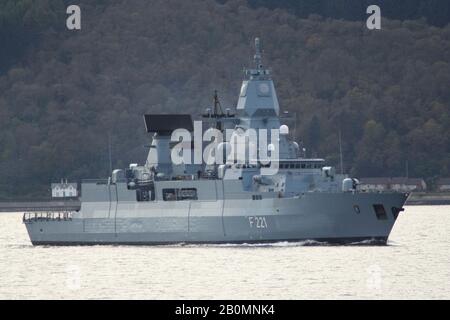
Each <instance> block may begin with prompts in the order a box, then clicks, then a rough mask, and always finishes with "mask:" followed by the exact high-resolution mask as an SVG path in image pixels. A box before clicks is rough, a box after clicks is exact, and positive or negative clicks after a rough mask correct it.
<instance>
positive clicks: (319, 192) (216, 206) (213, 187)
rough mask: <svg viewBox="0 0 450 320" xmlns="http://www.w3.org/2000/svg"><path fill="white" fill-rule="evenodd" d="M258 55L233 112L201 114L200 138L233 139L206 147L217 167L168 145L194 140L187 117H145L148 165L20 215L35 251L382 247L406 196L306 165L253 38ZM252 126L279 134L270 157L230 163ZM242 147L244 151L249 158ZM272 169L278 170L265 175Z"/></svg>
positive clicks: (314, 162)
mask: <svg viewBox="0 0 450 320" xmlns="http://www.w3.org/2000/svg"><path fill="white" fill-rule="evenodd" d="M255 51H256V53H255V55H254V59H253V60H254V64H255V65H254V67H253V68H250V69H246V70H245V75H246V76H245V79H244V80H243V82H242V86H241V90H240V93H239V97H238V101H237V105H236V107H235V108H227V109H226V110H225V111H224V110H222V107H221V105H220V102H219V100H218V98H217V95H215V96H214V100H213V101H214V105H212V106H211V107H210V108H208V109H206V112H205V113H204V114H203V115H202V122H201V123H202V125H201V128H200V131H201V132H200V137H201V135H202V134H204V133H205V131H207V130H208V129H211V128H213V129H215V130H216V131H215V132H216V133H217V132H219V133H225V131H227V132H229V131H230V130H231V132H232V134H231V136H228V137H225V138H223V140H222V141H221V142H220V143H218V144H217V145H215V149H214V148H210V149H211V150H213V151H211V150H210V151H211V152H210V153H209V154H210V155H212V154H214V153H216V152H217V154H216V155H217V157H216V160H217V159H222V160H223V162H220V161H216V162H213V163H211V162H208V161H203V160H202V161H201V162H200V163H198V161H197V162H194V163H191V162H192V161H191V162H189V161H181V162H180V161H178V162H174V161H173V157H172V156H173V154H174V153H175V154H176V153H177V152H175V151H174V149H175V146H174V145H175V143H176V142H177V141H180V140H179V139H177V140H176V141H174V139H173V133H174V131H176V130H178V129H183V132H184V133H186V132H187V133H188V134H189V135H190V136H191V137H194V136H195V135H198V134H197V133H196V132H195V131H196V129H197V128H196V127H198V125H197V124H196V123H195V122H194V123H193V120H192V118H191V115H180V114H177V115H165V114H150V115H144V123H145V127H146V129H147V132H148V133H149V134H151V135H152V139H151V145H150V146H149V152H148V157H147V160H146V162H145V164H143V165H138V164H130V166H129V167H128V168H125V169H116V170H113V172H111V176H110V177H109V178H107V179H104V180H85V181H82V183H81V207H80V209H79V210H76V211H64V212H58V213H56V212H27V213H24V216H23V222H24V224H25V226H26V228H27V231H28V234H29V237H30V240H31V242H32V244H33V245H98V244H124V245H158V244H174V243H263V242H280V241H303V240H313V241H325V242H327V243H339V244H345V243H360V242H365V241H367V240H368V241H369V242H373V243H379V244H385V243H386V242H387V239H388V237H389V234H390V232H391V230H392V227H393V226H394V223H395V221H396V219H397V217H398V215H399V213H400V212H401V211H403V205H404V203H405V201H406V199H407V197H408V194H407V193H400V192H394V191H385V192H371V191H366V190H361V188H360V186H359V185H358V180H357V179H354V178H349V177H348V176H347V175H345V174H342V173H341V174H338V173H336V170H335V168H334V167H331V166H328V165H326V163H325V160H324V159H316V158H314V159H312V158H307V157H306V156H305V152H304V149H303V148H300V147H299V144H298V143H296V142H295V141H294V140H293V139H292V137H291V134H290V132H289V130H290V129H289V126H287V125H286V124H285V123H287V122H288V121H289V117H290V115H289V114H288V113H287V112H283V113H280V107H279V104H278V99H277V94H276V91H275V87H274V83H273V81H272V78H271V72H270V70H269V69H267V68H265V67H264V66H263V65H262V62H261V61H262V57H261V54H262V52H261V49H260V42H259V39H258V38H256V39H255ZM250 129H254V130H260V131H261V130H264V129H265V130H268V131H271V132H273V131H275V132H278V135H276V138H273V137H272V136H270V137H267V139H268V143H269V144H268V147H267V150H262V149H261V147H257V151H256V158H257V159H256V161H255V159H254V157H252V156H248V159H249V160H245V161H237V160H236V159H237V158H238V157H235V158H233V157H231V160H230V157H229V155H230V151H229V149H233V146H234V145H233V143H234V142H235V141H236V140H233V137H234V136H236V135H242V133H243V132H246V131H247V130H250ZM268 131H267V132H268ZM267 136H269V135H267ZM188 138H189V137H188ZM271 138H272V139H271ZM211 140H213V139H211ZM244 141H247V140H244ZM194 142H196V141H195V137H194ZM216 142H218V141H216ZM180 144H182V145H183V146H184V147H186V149H184V150H183V152H182V153H183V158H182V159H187V160H189V158H191V157H194V158H195V156H196V154H195V153H197V154H198V152H200V155H203V154H204V153H205V151H206V148H207V146H206V145H205V143H204V141H202V142H201V143H200V145H198V144H197V145H196V144H195V143H194V144H193V143H192V141H191V142H189V141H188V142H186V141H184V143H182V142H180ZM258 146H259V145H258ZM248 149H249V146H248V145H246V146H245V148H244V149H243V150H244V151H245V152H246V154H247V155H248V154H249V153H250V151H249V150H248ZM186 150H187V151H186ZM220 150H222V153H221V152H219V151H220ZM241 150H242V149H241ZM263 151H264V152H263ZM206 154H208V153H206ZM262 154H264V156H262ZM274 154H276V156H274ZM178 155H180V153H178ZM252 155H255V153H254V152H253V153H252ZM270 155H272V157H269V156H270ZM185 156H186V157H185ZM250 160H251V161H250ZM263 160H264V161H263ZM269 167H270V168H272V169H274V168H275V170H269V172H267V170H268V169H270V168H269Z"/></svg>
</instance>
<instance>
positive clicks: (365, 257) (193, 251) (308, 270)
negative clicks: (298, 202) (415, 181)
mask: <svg viewBox="0 0 450 320" xmlns="http://www.w3.org/2000/svg"><path fill="white" fill-rule="evenodd" d="M21 218H22V216H21V214H20V213H1V214H0V257H1V259H0V269H1V270H2V272H1V273H0V299H99V298H105V299H121V298H123V299H316V298H326V299H352V298H356V299H364V298H368V299H414V298H424V299H449V298H450V289H449V286H448V283H450V258H449V257H450V232H449V229H450V206H409V207H406V210H405V211H404V212H402V213H401V214H400V215H399V218H398V223H397V224H396V225H395V226H394V228H393V230H392V233H391V236H390V238H389V241H388V245H387V246H359V245H355V246H328V245H327V244H326V243H316V242H313V241H305V242H293V243H289V242H277V243H273V244H246V245H242V244H222V245H182V244H179V245H169V246H167V245H164V246H69V247H54V246H37V247H36V246H32V245H31V243H30V240H29V239H28V236H27V233H26V231H25V229H24V228H23V223H22V219H21Z"/></svg>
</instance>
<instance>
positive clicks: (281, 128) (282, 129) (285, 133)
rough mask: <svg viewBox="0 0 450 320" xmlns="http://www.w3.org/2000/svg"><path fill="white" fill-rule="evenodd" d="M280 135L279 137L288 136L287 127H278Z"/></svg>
mask: <svg viewBox="0 0 450 320" xmlns="http://www.w3.org/2000/svg"><path fill="white" fill-rule="evenodd" d="M280 134H281V135H284V136H285V135H288V134H289V127H288V126H287V125H285V124H283V125H281V126H280Z"/></svg>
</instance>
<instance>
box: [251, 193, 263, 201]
mask: <svg viewBox="0 0 450 320" xmlns="http://www.w3.org/2000/svg"><path fill="white" fill-rule="evenodd" d="M252 200H262V195H260V194H254V195H252Z"/></svg>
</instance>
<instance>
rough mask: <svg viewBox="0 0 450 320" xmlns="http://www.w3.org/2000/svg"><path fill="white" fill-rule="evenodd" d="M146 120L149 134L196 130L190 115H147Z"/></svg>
mask: <svg viewBox="0 0 450 320" xmlns="http://www.w3.org/2000/svg"><path fill="white" fill-rule="evenodd" d="M144 120H145V127H146V129H147V132H157V133H159V134H171V133H172V132H173V131H174V130H176V129H186V130H188V131H193V130H194V127H193V125H192V118H191V115H190V114H146V115H144Z"/></svg>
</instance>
